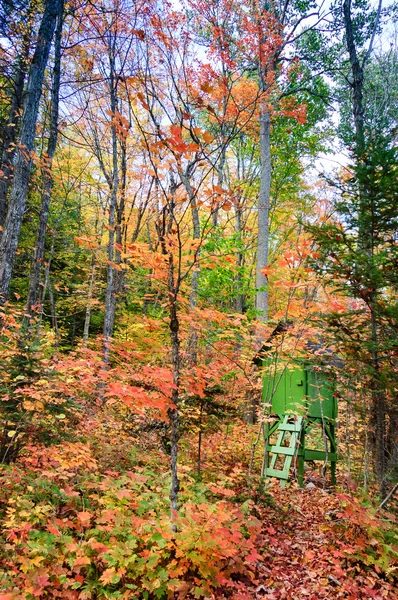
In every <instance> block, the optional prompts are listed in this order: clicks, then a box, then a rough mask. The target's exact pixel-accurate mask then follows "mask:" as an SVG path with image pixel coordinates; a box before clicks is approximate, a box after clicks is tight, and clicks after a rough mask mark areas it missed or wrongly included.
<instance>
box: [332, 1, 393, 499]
mask: <svg viewBox="0 0 398 600" xmlns="http://www.w3.org/2000/svg"><path fill="white" fill-rule="evenodd" d="M380 11H381V0H380V1H379V6H378V13H377V16H376V20H375V24H374V30H373V34H372V36H371V39H370V42H369V48H368V50H367V52H366V53H365V56H364V58H363V59H361V60H360V58H359V56H358V51H357V46H356V40H355V32H354V26H353V22H352V15H351V0H344V2H343V20H344V29H345V36H346V45H347V51H348V55H349V60H350V67H351V75H352V80H351V82H350V86H351V89H352V114H353V118H354V124H355V160H356V166H357V167H359V166H361V164H363V163H364V162H365V161H366V150H367V143H366V136H365V114H364V106H363V85H364V77H365V64H366V60H367V58H368V57H369V56H370V54H371V52H372V46H373V41H374V34H375V32H376V28H377V25H378V20H379V16H380ZM357 173H358V175H357V182H358V193H359V207H358V247H359V249H361V250H362V252H363V253H364V254H365V255H367V256H368V259H369V263H368V268H369V269H372V270H373V269H374V268H375V267H374V260H373V257H374V236H375V225H376V224H375V223H374V220H373V218H371V216H372V215H373V206H374V202H375V199H374V197H373V196H372V193H373V192H372V190H371V189H369V186H368V185H367V183H366V180H365V181H364V177H363V174H362V172H361V171H360V170H359V169H358V171H357ZM370 287H371V290H370V293H369V294H368V306H369V310H370V316H371V323H370V327H371V336H370V341H371V355H372V382H371V386H372V387H371V393H372V422H373V432H374V444H373V450H374V465H375V473H376V478H377V481H378V483H379V494H380V499H381V500H383V498H384V497H385V495H386V481H385V478H386V410H387V409H386V390H385V388H384V385H383V382H382V376H381V373H380V364H379V345H380V342H379V332H378V329H379V327H378V291H377V289H376V287H375V286H374V285H373V284H372V283H370Z"/></svg>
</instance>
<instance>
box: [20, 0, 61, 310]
mask: <svg viewBox="0 0 398 600" xmlns="http://www.w3.org/2000/svg"><path fill="white" fill-rule="evenodd" d="M63 9H64V0H61V1H60V5H59V13H58V21H57V28H56V32H55V42H54V44H55V56H54V69H53V82H52V91H51V116H50V131H49V138H48V146H47V156H46V164H45V167H44V169H43V193H42V198H41V209H40V216H39V226H38V229H37V235H36V241H35V248H34V257H33V261H32V266H31V271H30V279H29V290H28V299H27V303H26V313H27V314H29V315H31V313H32V310H34V308H35V306H36V304H37V301H38V297H39V285H40V275H41V271H42V266H43V262H44V254H45V244H46V231H47V223H48V216H49V212H50V202H51V195H52V188H53V177H52V161H53V158H54V154H55V149H56V147H57V139H58V113H59V86H60V80H61V37H62V23H63Z"/></svg>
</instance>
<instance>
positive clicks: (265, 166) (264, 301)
mask: <svg viewBox="0 0 398 600" xmlns="http://www.w3.org/2000/svg"><path fill="white" fill-rule="evenodd" d="M260 157H261V170H260V195H259V199H258V207H257V213H258V238H257V264H256V310H257V313H258V318H259V319H260V320H261V321H266V320H267V318H268V281H267V278H266V276H265V275H264V273H262V272H261V270H262V269H264V267H267V266H268V254H269V204H270V194H271V117H270V113H269V111H268V109H267V108H265V107H264V106H262V108H261V114H260Z"/></svg>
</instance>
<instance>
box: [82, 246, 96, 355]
mask: <svg viewBox="0 0 398 600" xmlns="http://www.w3.org/2000/svg"><path fill="white" fill-rule="evenodd" d="M95 270H96V264H95V257H94V256H93V257H92V259H91V274H90V286H89V289H88V298H87V306H86V315H85V318H84V328H83V346H84V347H85V348H87V344H88V336H89V332H90V320H91V301H92V299H93V295H94V285H95Z"/></svg>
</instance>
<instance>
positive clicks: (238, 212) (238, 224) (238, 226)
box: [235, 202, 245, 315]
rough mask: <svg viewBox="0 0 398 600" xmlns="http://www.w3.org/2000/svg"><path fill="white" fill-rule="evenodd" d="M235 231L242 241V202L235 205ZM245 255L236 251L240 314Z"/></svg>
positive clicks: (239, 311) (236, 305)
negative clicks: (242, 270)
mask: <svg viewBox="0 0 398 600" xmlns="http://www.w3.org/2000/svg"><path fill="white" fill-rule="evenodd" d="M235 231H236V233H237V235H238V239H239V242H240V243H241V242H242V207H241V204H240V202H239V203H238V204H237V206H236V207H235ZM243 262H244V256H243V254H242V252H240V251H239V252H237V253H236V265H237V267H238V272H237V275H236V277H235V286H236V297H235V310H236V312H238V313H239V314H241V315H243V312H244V308H245V302H244V295H243V293H242V279H243V278H242V273H241V269H242V267H243Z"/></svg>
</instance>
